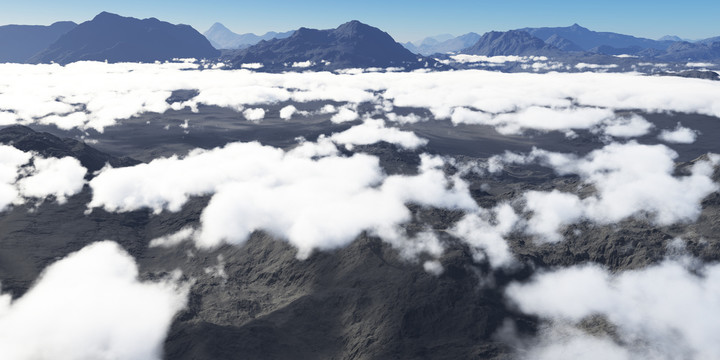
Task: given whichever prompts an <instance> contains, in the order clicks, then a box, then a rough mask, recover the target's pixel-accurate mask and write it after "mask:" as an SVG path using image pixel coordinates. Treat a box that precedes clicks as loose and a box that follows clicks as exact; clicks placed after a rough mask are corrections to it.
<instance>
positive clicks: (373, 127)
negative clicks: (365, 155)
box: [330, 119, 428, 149]
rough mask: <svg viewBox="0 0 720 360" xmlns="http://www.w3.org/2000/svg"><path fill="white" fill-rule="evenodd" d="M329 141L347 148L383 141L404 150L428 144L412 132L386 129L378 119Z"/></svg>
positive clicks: (369, 120) (368, 121)
mask: <svg viewBox="0 0 720 360" xmlns="http://www.w3.org/2000/svg"><path fill="white" fill-rule="evenodd" d="M330 139H331V140H332V141H334V142H336V143H338V144H343V145H346V146H349V147H352V145H369V144H375V143H378V142H380V141H385V142H389V143H391V144H396V145H398V146H400V147H403V148H405V149H417V148H418V147H420V146H423V145H425V144H427V142H428V141H427V140H426V139H421V138H419V137H418V136H417V135H415V133H413V132H412V131H401V130H400V129H398V128H395V127H386V126H385V121H383V120H380V119H366V120H365V121H363V123H362V124H360V125H356V126H353V127H351V128H350V129H347V130H345V131H343V132H340V133H336V134H333V135H332V136H331V137H330Z"/></svg>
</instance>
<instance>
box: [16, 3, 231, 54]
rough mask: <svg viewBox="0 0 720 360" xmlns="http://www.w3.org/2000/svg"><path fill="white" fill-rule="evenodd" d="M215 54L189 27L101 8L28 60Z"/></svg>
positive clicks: (215, 51)
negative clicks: (95, 14)
mask: <svg viewBox="0 0 720 360" xmlns="http://www.w3.org/2000/svg"><path fill="white" fill-rule="evenodd" d="M218 55H219V52H218V51H217V50H215V49H214V48H213V47H212V46H211V45H210V43H209V42H208V40H207V39H206V38H205V37H203V36H202V34H200V33H198V32H197V31H196V30H195V29H193V28H192V27H190V26H187V25H174V24H170V23H168V22H163V21H160V20H158V19H155V18H149V19H144V20H140V19H136V18H133V17H124V16H120V15H117V14H112V13H109V12H106V11H103V12H101V13H100V14H98V15H97V16H95V17H94V18H93V19H92V20H90V21H86V22H84V23H82V24H80V25H78V26H76V27H74V28H73V29H72V30H70V31H68V32H67V33H65V34H64V35H63V36H62V37H60V38H59V39H58V40H57V41H56V42H55V43H53V44H52V45H50V46H49V47H48V48H46V49H45V50H44V51H42V52H40V53H37V54H36V55H34V56H33V57H32V58H30V60H29V61H30V62H41V63H47V62H51V61H54V62H57V63H60V64H67V63H70V62H75V61H80V60H94V61H104V60H107V61H109V62H153V61H164V60H172V59H174V58H198V59H202V58H206V59H210V58H215V57H217V56H218Z"/></svg>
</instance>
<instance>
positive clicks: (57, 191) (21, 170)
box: [0, 145, 87, 211]
mask: <svg viewBox="0 0 720 360" xmlns="http://www.w3.org/2000/svg"><path fill="white" fill-rule="evenodd" d="M86 173H87V169H85V168H84V167H83V166H82V165H81V164H80V162H79V161H78V160H77V159H75V158H72V157H64V158H62V159H58V158H47V159H46V158H43V157H41V156H37V155H35V154H33V153H30V152H23V151H21V150H18V149H16V148H14V147H12V146H7V145H0V211H2V210H4V209H6V208H7V207H8V206H9V205H12V204H22V203H23V202H24V201H25V199H27V198H38V199H43V198H45V197H47V196H51V195H52V196H54V197H55V200H56V201H57V202H58V203H61V204H62V203H64V202H65V200H66V198H67V197H68V196H72V195H75V194H77V193H79V192H80V191H81V190H82V188H83V185H84V184H85V179H84V177H85V174H86Z"/></svg>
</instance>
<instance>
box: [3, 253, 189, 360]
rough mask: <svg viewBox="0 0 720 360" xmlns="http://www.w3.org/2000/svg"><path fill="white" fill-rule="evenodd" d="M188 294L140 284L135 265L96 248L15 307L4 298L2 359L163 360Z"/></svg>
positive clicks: (76, 256)
mask: <svg viewBox="0 0 720 360" xmlns="http://www.w3.org/2000/svg"><path fill="white" fill-rule="evenodd" d="M186 297H187V288H186V287H185V286H181V285H179V284H178V283H177V282H176V281H175V280H164V281H154V282H150V281H145V282H143V281H140V280H139V279H138V269H137V265H136V264H135V262H134V260H133V258H132V257H131V256H130V255H129V254H127V253H126V252H125V251H124V250H123V249H122V248H120V247H119V246H118V245H117V244H115V243H113V242H108V241H105V242H98V243H95V244H92V245H89V246H87V247H85V248H84V249H82V250H80V251H78V252H76V253H73V254H70V255H68V256H67V257H66V258H64V259H62V260H59V261H57V262H56V263H54V264H52V265H50V266H49V267H48V268H47V269H46V270H45V271H44V272H43V274H42V275H41V276H40V278H39V279H38V281H37V282H36V283H35V285H33V287H32V288H31V289H30V290H28V292H27V293H25V294H24V295H23V296H22V297H20V298H18V299H16V300H14V301H12V300H10V295H2V296H0V357H2V358H3V359H8V360H30V359H60V360H63V359H67V360H70V359H159V358H160V357H161V352H162V345H163V341H164V339H165V336H166V333H167V330H168V328H169V327H170V323H171V321H172V319H173V316H174V315H175V313H177V312H178V311H179V310H181V309H182V308H183V307H184V306H185V302H186Z"/></svg>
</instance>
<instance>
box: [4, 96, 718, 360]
mask: <svg viewBox="0 0 720 360" xmlns="http://www.w3.org/2000/svg"><path fill="white" fill-rule="evenodd" d="M281 107H282V104H280V105H277V109H270V110H269V111H268V116H267V119H266V121H263V122H261V123H260V124H251V123H249V122H247V121H245V120H244V119H241V118H240V117H239V115H238V114H237V113H232V112H229V111H226V110H221V109H216V108H206V109H203V111H201V112H200V113H199V114H193V113H190V112H169V113H167V114H164V115H152V114H150V115H144V116H142V117H140V118H136V119H132V120H131V121H127V122H126V123H125V124H124V125H123V126H119V127H115V128H108V129H107V131H106V132H105V133H104V134H92V137H93V138H95V139H97V140H99V143H98V144H97V145H93V146H92V147H91V146H88V145H85V144H83V143H82V142H79V141H77V140H73V139H69V138H62V137H67V136H71V137H76V138H77V137H78V136H79V135H80V134H79V133H72V132H61V131H58V130H57V129H51V128H47V127H34V128H35V129H36V130H39V131H51V132H53V133H55V134H57V135H60V136H61V137H56V136H55V135H52V134H50V133H45V132H35V131H33V130H31V129H29V128H21V127H10V128H5V129H1V130H0V143H5V144H12V145H13V146H16V147H18V148H20V149H22V150H25V151H28V150H33V151H37V152H39V153H41V154H43V155H45V156H68V155H69V156H74V157H77V158H78V159H80V160H81V162H82V163H83V165H85V166H87V167H88V168H90V169H91V170H93V169H98V168H100V167H101V166H102V165H103V164H104V163H105V162H109V163H110V164H112V165H113V166H127V165H132V164H135V163H137V162H139V161H143V162H147V161H149V160H151V159H153V158H155V157H157V156H166V155H169V154H172V153H177V152H179V153H182V152H184V151H187V150H188V149H191V148H195V147H206V148H208V147H214V146H220V145H223V144H225V143H227V142H230V141H239V140H242V141H248V140H260V141H261V142H263V143H266V144H269V145H273V146H280V147H285V148H287V147H290V146H292V145H293V144H294V143H295V141H294V138H295V137H297V136H305V137H306V138H307V139H309V140H313V139H314V138H316V137H317V136H318V135H319V134H320V133H328V132H331V131H341V130H344V129H346V128H347V127H349V125H347V124H344V125H332V124H331V123H330V122H329V116H330V115H328V116H326V117H323V116H318V117H314V118H311V119H307V121H293V122H289V123H288V122H284V121H282V120H279V119H277V118H276V117H277V115H274V116H273V112H277V111H278V110H279V108H281ZM192 116H196V117H197V118H191V119H190V125H191V128H190V132H189V133H185V132H184V131H183V129H182V128H180V127H179V126H173V127H171V128H170V129H168V130H165V129H164V126H165V125H166V124H168V123H170V124H175V125H179V124H181V123H182V122H183V121H184V119H186V118H188V117H192ZM231 116H234V117H235V118H234V120H232V119H230V117H231ZM645 116H646V117H647V118H648V120H650V121H651V122H653V123H654V124H655V125H656V129H655V130H654V131H653V132H652V133H651V134H649V135H647V136H646V137H645V138H640V139H639V141H640V142H645V141H647V142H650V141H652V140H651V139H655V137H656V136H657V131H659V129H663V128H667V129H669V128H673V127H674V126H675V123H677V122H678V121H682V123H683V125H685V126H688V127H691V128H693V129H697V130H699V131H701V133H702V134H703V135H704V136H700V137H699V138H698V141H697V142H696V143H694V144H690V145H677V146H675V145H673V148H674V149H676V150H677V151H678V152H679V153H680V157H679V159H678V161H679V162H678V164H677V167H678V171H683V169H685V168H686V167H687V166H688V165H689V163H688V162H690V161H692V160H693V159H695V158H697V157H699V156H701V155H702V154H704V153H706V152H708V151H715V152H717V151H718V147H717V144H716V143H715V141H714V140H713V139H716V138H717V137H714V136H709V135H710V134H718V133H720V131H719V130H720V129H719V128H718V127H720V122H718V121H717V120H718V119H715V118H710V117H706V116H701V115H681V114H645ZM147 120H150V124H147ZM408 128H410V129H412V130H414V131H415V132H416V133H417V135H419V136H421V137H425V138H428V139H429V140H430V142H429V144H428V146H427V147H426V149H424V151H428V152H431V153H438V154H445V155H453V156H457V157H458V158H459V159H463V160H467V161H470V160H482V159H484V158H487V157H488V156H490V155H494V154H499V153H502V151H504V150H511V151H529V150H530V149H531V148H532V147H533V146H538V147H541V148H544V149H547V150H551V151H562V152H575V153H578V154H583V153H587V152H589V151H591V150H592V149H594V148H598V147H601V146H602V145H603V142H602V141H601V140H599V139H597V138H596V137H593V136H591V135H590V134H583V133H580V138H578V139H574V140H568V139H565V138H564V137H563V136H562V135H558V134H553V133H548V134H526V136H522V137H521V136H517V137H505V136H499V135H498V134H497V133H495V132H494V130H492V129H490V128H484V127H478V126H474V127H467V126H452V125H451V124H450V123H449V122H426V123H419V124H415V125H411V126H408ZM328 129H330V130H328ZM652 142H656V141H652ZM95 147H97V149H95ZM354 151H360V152H366V153H370V154H373V155H376V156H378V157H379V158H380V160H381V165H382V166H383V168H384V169H385V170H386V172H388V173H412V172H414V171H415V169H416V166H417V164H418V163H419V153H417V152H409V151H405V150H399V149H398V148H396V147H395V146H393V145H390V144H387V143H380V144H376V145H372V146H362V147H357V148H355V149H354ZM448 171H449V172H452V171H455V169H452V168H448ZM89 176H92V175H89ZM714 178H715V180H716V181H720V172H718V171H716V173H715V177H714ZM466 180H467V181H468V182H469V183H470V187H471V188H470V190H471V193H472V194H473V197H474V198H475V199H476V200H477V201H478V203H479V204H481V205H482V206H484V207H490V206H492V205H494V204H496V203H498V202H499V201H502V200H510V199H513V198H515V197H516V196H518V195H519V194H520V193H522V192H523V191H526V190H530V189H536V190H548V189H553V188H557V189H561V190H565V191H575V189H577V188H578V185H579V179H578V178H576V177H573V176H564V177H557V176H555V175H553V174H552V172H550V171H549V170H548V169H543V168H539V167H538V168H532V167H531V168H528V167H523V168H512V167H510V168H507V169H506V171H503V172H502V173H500V174H496V175H487V176H479V175H468V176H466ZM483 184H485V185H484V186H483ZM90 197H91V193H90V189H89V188H87V187H86V188H85V189H84V190H83V192H82V193H80V194H78V195H75V196H73V197H71V198H69V199H68V202H67V203H66V204H64V205H58V204H56V203H55V202H53V201H50V200H46V201H45V202H43V203H42V204H27V205H24V206H17V207H15V208H13V209H12V210H10V211H6V212H4V213H0V279H1V280H2V286H3V292H9V293H11V294H12V295H13V296H14V297H19V296H21V295H22V294H23V293H24V292H25V291H27V289H28V288H29V287H30V286H31V285H32V283H33V281H34V280H35V279H36V278H37V276H38V275H39V274H40V272H41V271H42V270H43V269H44V268H45V267H46V266H47V265H49V264H50V263H52V262H54V261H56V260H58V259H60V258H62V257H64V256H66V255H67V254H69V253H71V252H74V251H77V250H79V249H81V248H82V247H84V246H86V245H87V244H90V243H92V242H95V241H99V240H104V239H109V240H113V241H116V242H118V243H119V244H121V245H122V246H123V247H124V248H125V249H126V250H127V251H128V252H129V253H131V254H132V255H133V256H134V257H135V258H136V260H137V262H138V264H139V266H140V269H141V276H142V277H143V278H148V279H151V278H157V277H161V276H163V275H165V274H167V273H169V272H171V271H172V270H174V269H177V268H179V269H181V270H182V271H183V274H184V276H185V277H187V278H193V279H195V282H194V285H193V286H192V290H191V293H190V298H189V302H188V307H187V308H186V309H185V310H184V311H182V312H181V313H179V314H178V315H177V317H176V319H175V321H174V323H173V325H172V327H171V329H170V332H169V334H168V337H167V340H166V342H165V346H164V350H165V358H167V359H305V358H310V359H319V358H322V359H459V358H471V359H509V358H513V349H512V347H511V345H509V344H506V343H503V342H502V341H501V340H500V339H499V338H498V337H497V336H496V333H497V331H498V330H499V329H500V328H501V326H502V325H503V323H504V322H505V321H507V320H508V319H509V320H510V321H513V322H514V323H515V325H516V327H517V328H518V329H519V331H520V332H524V333H527V334H533V333H535V332H536V331H537V328H538V326H539V322H538V320H537V319H535V318H533V317H528V316H526V315H523V314H521V313H519V312H517V311H516V310H514V309H513V308H512V307H509V306H508V305H507V304H506V303H505V301H504V299H503V295H502V294H503V290H504V287H505V285H507V284H508V283H509V282H510V281H514V280H524V279H527V278H528V277H529V276H530V275H531V274H532V273H533V272H534V271H535V270H536V269H538V268H544V267H554V266H566V265H571V264H580V263H585V262H595V263H599V264H603V265H605V266H607V267H608V268H609V269H611V270H613V271H622V270H627V269H635V268H641V267H644V266H646V265H648V264H652V263H655V262H658V261H661V260H662V259H663V258H664V257H665V256H666V253H667V249H666V246H667V244H668V242H669V241H671V240H672V239H673V238H674V237H676V236H678V235H680V234H682V235H683V236H684V239H686V240H687V243H688V245H687V246H688V251H689V252H690V253H691V254H692V255H694V256H696V257H699V258H701V259H704V260H708V261H717V260H720V237H718V236H717V234H718V233H719V230H720V194H718V193H714V194H712V195H710V196H708V197H707V198H706V199H705V200H704V202H703V213H702V216H701V217H700V219H699V220H698V221H697V222H696V223H692V224H680V225H673V226H666V227H659V226H655V225H652V224H651V223H649V222H647V221H643V220H625V221H623V222H621V223H618V224H613V225H603V226H601V225H594V224H590V223H580V224H576V225H571V226H569V227H567V228H566V229H565V230H564V233H563V235H564V236H565V237H566V240H565V241H561V242H559V243H555V244H537V243H534V242H533V241H532V239H531V238H529V237H528V236H525V235H522V234H513V235H512V236H510V237H509V239H508V241H509V243H510V246H511V248H512V250H513V252H514V253H515V254H516V257H517V258H518V259H519V260H520V261H519V265H518V266H516V267H515V268H513V269H512V270H492V269H491V268H490V267H489V265H488V264H487V263H484V262H477V261H475V260H473V257H472V255H471V252H470V250H469V249H468V248H467V247H466V245H463V244H462V243H461V242H459V241H458V240H457V239H454V238H452V237H451V236H450V235H448V234H447V233H445V232H443V231H442V230H445V229H447V228H449V227H450V226H451V225H452V224H453V223H454V222H455V221H457V220H458V219H459V218H460V217H461V216H462V214H461V213H459V212H457V211H447V210H439V209H428V208H422V207H419V206H415V205H410V208H411V210H412V211H413V213H414V220H413V222H412V223H410V224H407V227H408V229H409V230H412V229H413V228H419V227H421V226H423V225H426V224H427V225H430V226H431V227H432V228H434V229H435V230H438V232H439V234H440V235H441V236H442V240H443V241H444V242H445V243H446V246H447V250H446V252H445V253H444V255H443V256H442V258H441V259H440V261H441V263H442V265H443V267H444V269H445V270H444V272H443V273H442V274H441V275H439V276H435V275H432V274H429V273H427V272H426V271H424V269H423V266H422V262H420V261H416V262H413V261H407V260H403V259H401V258H400V256H399V255H398V253H397V251H396V250H394V249H393V248H391V247H390V246H389V245H387V244H386V243H384V242H382V241H381V240H380V239H378V238H375V237H372V236H368V235H367V234H363V235H361V236H359V237H358V238H357V239H356V240H355V241H354V242H353V243H352V244H351V245H349V246H347V247H345V248H341V249H337V250H334V251H322V252H315V253H314V254H313V255H312V256H311V257H310V258H309V259H307V260H302V261H301V260H298V259H297V258H296V250H295V249H294V248H292V247H291V246H290V245H288V244H287V243H285V242H284V241H282V240H278V239H273V238H271V237H270V236H268V235H267V234H265V233H263V232H256V233H254V234H253V235H252V237H251V239H250V240H249V241H248V242H247V243H246V244H245V245H243V246H239V247H238V246H229V245H226V246H223V247H220V248H218V249H216V250H213V251H204V250H198V249H195V248H194V247H193V246H192V245H191V244H189V243H183V244H181V245H179V246H176V247H172V248H149V247H148V243H149V241H150V240H151V239H153V238H156V237H158V236H161V235H165V234H169V233H173V232H176V231H178V230H180V229H182V228H184V227H186V226H188V225H196V224H197V223H198V221H199V216H200V213H201V211H202V209H203V208H204V206H205V205H206V204H207V201H208V198H204V197H198V198H193V199H191V201H189V202H188V204H186V205H185V206H184V207H183V209H182V210H181V211H180V212H178V213H168V212H163V213H161V214H159V215H153V214H152V213H151V212H150V211H149V210H143V211H134V212H128V213H121V214H112V213H107V212H105V211H103V210H102V209H95V210H94V211H93V212H92V213H90V214H85V213H84V212H85V210H86V204H87V203H88V202H89V201H90ZM577 230H579V231H577ZM688 234H690V236H688ZM221 262H222V263H223V264H224V271H225V273H226V274H227V276H226V277H223V276H219V275H218V274H213V273H208V272H206V271H205V269H206V268H209V267H214V266H217V265H218V264H219V263H221ZM583 324H584V326H586V327H587V329H588V330H587V331H590V332H597V331H604V330H603V329H604V328H605V327H607V323H606V322H603V321H602V319H600V320H598V319H588V321H586V322H584V323H583Z"/></svg>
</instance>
